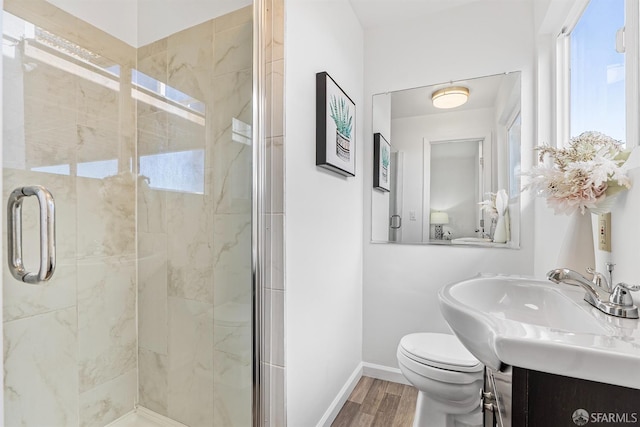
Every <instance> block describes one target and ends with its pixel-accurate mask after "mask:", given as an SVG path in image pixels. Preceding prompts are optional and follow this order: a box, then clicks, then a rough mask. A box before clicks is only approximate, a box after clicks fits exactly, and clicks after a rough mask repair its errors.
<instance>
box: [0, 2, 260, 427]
mask: <svg viewBox="0 0 640 427" xmlns="http://www.w3.org/2000/svg"><path fill="white" fill-rule="evenodd" d="M118 3H119V4H120V6H119V7H122V5H123V4H126V5H127V7H131V8H132V10H130V11H127V10H123V11H121V12H122V13H129V12H130V13H135V12H136V9H138V10H137V12H138V13H142V10H141V9H140V7H141V5H142V4H144V2H141V3H140V5H138V4H136V3H135V2H131V4H130V6H129V2H125V3H121V2H118ZM194 3H197V2H194ZM166 12H167V16H170V15H171V13H170V11H166ZM202 18H203V16H199V17H198V19H197V20H196V22H199V23H197V24H196V25H192V26H189V27H188V28H185V29H181V30H180V31H177V32H173V33H171V34H168V35H166V36H164V37H162V38H157V39H154V40H153V41H149V42H148V43H144V44H142V45H141V46H131V45H129V44H127V43H125V42H123V41H121V40H120V39H118V38H116V37H114V36H112V35H110V34H108V33H106V32H104V31H102V30H99V29H98V28H96V27H95V26H92V25H90V24H89V23H87V22H85V21H83V20H81V19H79V18H77V17H75V16H73V15H71V14H69V13H67V12H65V11H63V10H61V9H58V8H56V7H55V6H53V5H52V4H51V3H49V2H46V1H44V0H42V1H40V0H28V1H24V0H5V1H4V10H3V122H4V124H3V196H4V197H3V203H4V204H6V203H7V200H8V199H9V195H10V193H11V192H12V191H13V190H14V189H15V188H18V187H24V186H32V185H38V186H43V187H45V188H46V189H48V190H49V191H50V192H51V194H52V196H53V198H54V199H55V212H56V214H55V216H56V242H57V243H56V254H57V263H56V268H55V273H54V274H53V276H52V278H51V279H50V280H49V281H47V282H46V283H41V284H27V283H24V282H21V281H19V280H16V279H15V278H14V277H13V276H12V275H11V272H10V271H9V269H8V267H7V265H6V262H5V265H4V267H3V329H4V370H5V378H4V379H5V387H4V415H5V419H4V425H7V426H14V425H24V426H35V427H41V426H104V425H106V424H109V423H111V422H113V421H116V420H118V419H125V418H126V417H151V418H154V417H155V418H156V419H168V420H170V422H178V423H182V424H184V425H188V426H193V427H195V426H214V425H216V426H217V425H229V426H248V425H250V423H251V385H252V384H251V381H252V378H251V368H252V360H251V356H252V353H251V177H252V164H251V161H252V141H251V125H252V123H251V119H252V9H251V6H247V7H242V8H240V9H238V10H235V11H233V12H230V13H226V14H224V15H221V16H217V15H211V18H210V19H208V20H205V21H204V22H202ZM3 209H4V208H3ZM3 232H4V239H3V242H4V243H3V244H4V250H5V254H6V253H7V252H6V250H7V237H8V236H7V232H8V230H7V227H6V224H5V225H3ZM39 242H40V220H39V206H38V202H37V200H35V198H34V197H27V198H25V199H24V203H23V206H22V252H23V257H24V263H25V267H26V268H27V269H28V270H36V271H37V270H38V266H39V262H40V258H39V256H40V246H39V245H40V243H39ZM123 417H124V418H123Z"/></svg>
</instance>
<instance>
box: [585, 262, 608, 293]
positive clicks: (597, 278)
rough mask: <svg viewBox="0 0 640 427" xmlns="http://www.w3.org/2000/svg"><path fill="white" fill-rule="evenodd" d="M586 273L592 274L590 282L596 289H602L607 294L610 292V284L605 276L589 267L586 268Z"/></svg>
mask: <svg viewBox="0 0 640 427" xmlns="http://www.w3.org/2000/svg"><path fill="white" fill-rule="evenodd" d="M587 272H588V273H589V274H593V279H592V282H593V283H594V284H596V285H597V286H598V287H600V288H602V289H604V290H605V291H607V292H612V291H611V283H609V280H608V279H607V276H605V275H604V274H602V273H600V272H598V271H596V269H595V268H591V267H587ZM603 285H604V286H603Z"/></svg>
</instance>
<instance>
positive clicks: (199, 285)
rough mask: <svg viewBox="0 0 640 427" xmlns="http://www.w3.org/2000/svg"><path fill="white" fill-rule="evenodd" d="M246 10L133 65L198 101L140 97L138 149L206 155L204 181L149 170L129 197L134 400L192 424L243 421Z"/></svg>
mask: <svg viewBox="0 0 640 427" xmlns="http://www.w3.org/2000/svg"><path fill="white" fill-rule="evenodd" d="M251 20H252V11H251V8H250V7H247V8H243V9H241V10H238V11H235V12H232V13H230V14H228V15H224V16H222V17H219V18H216V19H214V20H211V21H207V22H204V23H202V24H199V25H197V26H195V27H192V28H189V29H187V30H184V31H181V32H179V33H176V34H173V35H171V36H169V37H167V38H165V39H162V40H159V41H157V42H154V43H152V44H150V45H147V46H143V47H141V48H140V49H139V50H138V61H137V63H138V69H139V70H140V71H141V72H142V73H144V74H146V75H147V76H150V77H152V78H154V79H156V80H158V81H160V82H162V83H165V84H167V85H168V86H170V87H171V88H173V89H176V90H178V91H180V92H182V93H184V94H186V95H188V96H189V97H190V98H192V99H195V100H198V101H200V102H202V103H203V104H204V114H202V116H203V118H204V124H202V123H201V122H196V121H190V120H187V119H185V118H184V117H181V116H180V115H179V114H177V113H175V112H172V111H170V109H169V111H167V110H166V109H161V108H158V107H154V106H150V105H148V104H145V103H143V102H138V108H137V114H138V116H137V123H138V128H137V133H138V156H139V157H141V156H154V155H159V154H164V155H169V156H170V155H172V153H178V152H182V151H188V150H202V152H203V157H204V169H205V171H204V176H203V179H204V180H205V182H204V185H203V186H202V188H204V191H203V192H197V191H189V190H185V191H172V190H167V189H162V188H159V187H157V186H155V185H154V182H153V179H151V180H149V182H147V183H146V184H140V186H139V191H138V201H137V204H138V233H139V234H138V252H139V274H138V281H139V288H138V307H139V327H138V343H139V348H138V354H139V356H138V357H139V371H140V372H139V374H140V375H139V402H140V404H141V405H142V406H144V407H146V408H149V409H151V410H153V411H156V412H157V413H160V414H162V415H165V416H168V417H169V418H171V419H174V420H176V421H178V422H181V423H184V424H187V425H190V426H212V425H229V426H231V425H233V426H243V425H249V424H250V413H251V394H250V392H251V321H250V319H251V318H250V295H251V171H252V164H251V162H252V157H251V156H252V149H251V146H250V145H248V144H246V143H244V142H243V141H242V138H241V137H239V135H237V129H234V126H233V123H234V120H237V121H240V122H242V123H245V124H248V125H250V124H251V122H252V69H251V67H252V24H251ZM212 64H213V65H212ZM154 172H155V171H154ZM160 172H162V173H164V174H172V173H176V171H172V170H168V169H167V170H165V171H160ZM178 181H179V180H178V179H176V182H178Z"/></svg>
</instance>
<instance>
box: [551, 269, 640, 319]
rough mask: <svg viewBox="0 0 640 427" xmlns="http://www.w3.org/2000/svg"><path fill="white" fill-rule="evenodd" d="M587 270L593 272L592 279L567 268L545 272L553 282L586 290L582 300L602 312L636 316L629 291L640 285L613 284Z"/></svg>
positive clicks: (631, 317) (636, 312)
mask: <svg viewBox="0 0 640 427" xmlns="http://www.w3.org/2000/svg"><path fill="white" fill-rule="evenodd" d="M587 271H588V272H589V273H591V274H593V280H589V279H587V278H586V277H584V276H583V275H581V274H580V273H578V272H576V271H573V270H570V269H568V268H558V269H555V270H551V271H550V272H548V273H547V278H548V279H549V280H551V281H552V282H554V283H565V284H568V285H577V286H581V287H582V288H583V289H584V290H585V291H586V293H585V295H584V300H585V301H586V302H588V303H589V304H591V305H592V306H594V307H595V308H597V309H598V310H600V311H602V312H603V313H606V314H609V315H611V316H617V317H626V318H629V319H637V318H638V307H636V306H635V305H634V304H633V298H631V295H630V294H629V291H638V290H640V286H638V285H628V284H626V283H618V284H617V285H615V286H613V285H612V284H611V283H610V282H609V281H608V280H607V278H606V276H604V275H603V274H601V273H598V272H597V271H594V270H592V269H587Z"/></svg>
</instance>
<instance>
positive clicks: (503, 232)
mask: <svg viewBox="0 0 640 427" xmlns="http://www.w3.org/2000/svg"><path fill="white" fill-rule="evenodd" d="M507 239H508V236H507V220H506V218H505V216H504V215H500V216H499V217H498V222H497V223H496V231H495V232H494V233H493V242H494V243H507Z"/></svg>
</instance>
